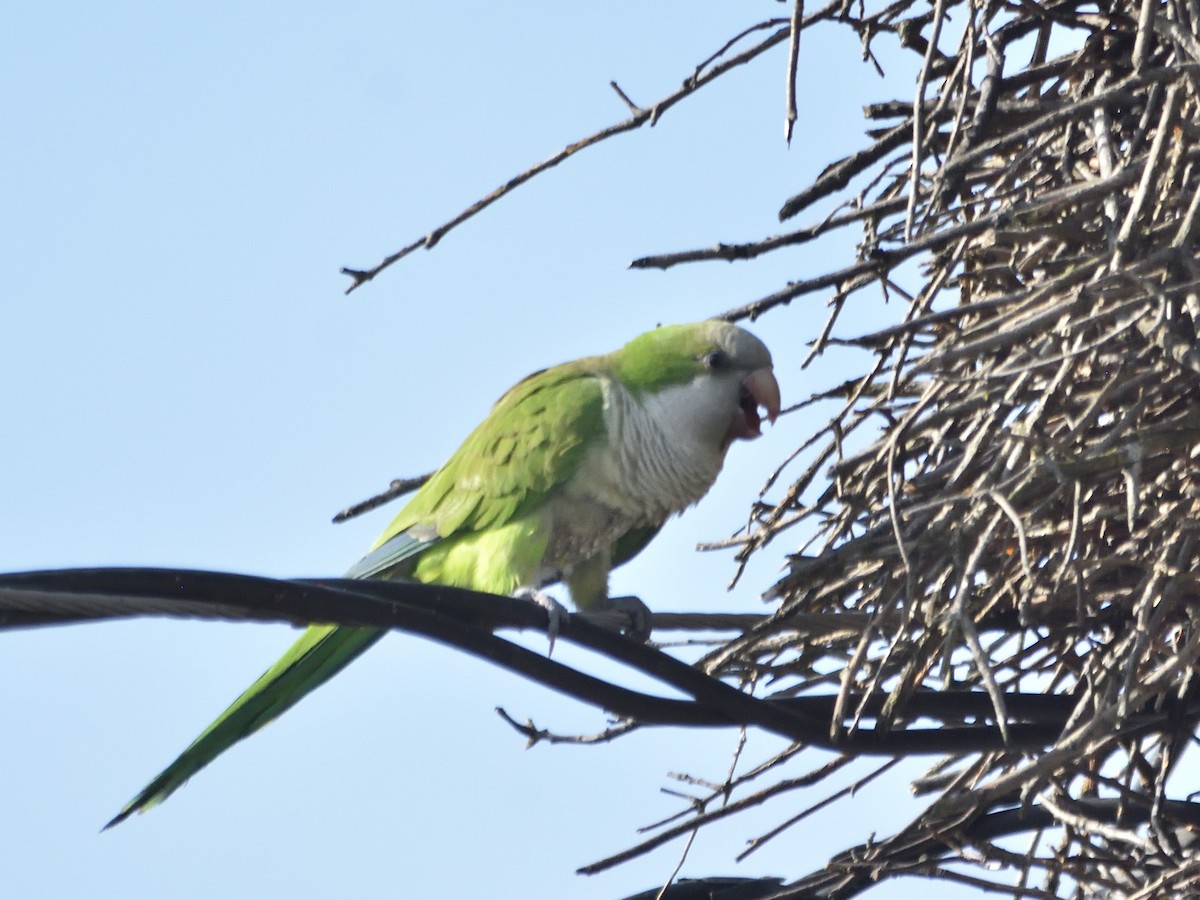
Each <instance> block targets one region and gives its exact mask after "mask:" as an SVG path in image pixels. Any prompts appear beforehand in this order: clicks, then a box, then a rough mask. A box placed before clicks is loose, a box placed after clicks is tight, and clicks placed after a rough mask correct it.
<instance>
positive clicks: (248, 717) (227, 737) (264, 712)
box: [104, 625, 387, 829]
mask: <svg viewBox="0 0 1200 900" xmlns="http://www.w3.org/2000/svg"><path fill="white" fill-rule="evenodd" d="M386 633H387V632H386V631H383V630H379V629H375V628H347V627H345V626H340V627H339V626H333V625H314V626H312V627H310V628H309V629H308V630H307V631H305V632H304V634H303V635H301V636H300V639H299V640H297V641H296V643H294V644H293V645H292V646H291V648H290V649H289V650H288V651H287V652H286V653H285V654H284V655H283V656H282V657H280V659H279V661H278V662H276V663H275V665H273V666H271V668H269V669H267V671H266V672H264V673H263V675H262V677H260V678H259V679H258V680H257V681H256V682H254V684H252V685H250V687H249V688H247V689H246V691H245V692H244V693H243V694H242V695H241V696H240V697H238V698H237V699H236V700H235V701H233V703H232V704H230V706H229V708H228V709H227V710H225V712H223V713H221V715H220V716H219V717H218V718H217V720H216V721H215V722H213V723H212V724H211V725H209V726H208V728H206V729H205V730H204V732H203V733H202V734H201V735H200V736H199V737H198V738H196V740H194V741H192V743H191V745H190V746H189V747H188V748H187V749H186V750H184V751H183V753H181V754H180V755H179V758H178V759H176V760H175V762H173V763H171V764H170V765H169V766H167V767H166V768H165V769H163V771H162V772H160V773H159V775H158V777H157V778H155V779H154V780H153V781H151V782H150V783H149V784H148V785H146V787H144V788H143V789H142V791H141V793H139V794H138V795H137V796H136V797H134V798H133V799H132V800H130V801H129V803H127V804H126V805H125V807H124V808H123V809H122V810H121V811H120V812H119V813H117V814H116V815H115V816H113V818H112V821H111V822H109V823H108V824H107V825H105V826H104V828H105V829H108V828H112V827H113V826H114V825H116V824H118V823H119V822H123V821H124V820H125V819H127V818H128V817H129V816H131V815H132V814H133V813H135V812H142V811H144V810H146V809H149V808H150V807H152V806H154V805H156V804H158V803H161V802H162V801H163V800H165V799H167V797H169V796H170V795H171V794H172V793H173V792H174V791H175V790H176V789H177V788H179V787H181V786H182V785H183V783H184V782H185V781H187V780H188V779H189V778H191V777H192V776H193V775H194V774H196V773H197V772H199V771H200V770H201V769H203V768H204V767H205V766H206V765H208V764H209V763H210V762H212V761H213V760H214V759H216V758H217V756H219V755H220V754H221V753H224V752H225V751H226V750H227V749H229V747H231V746H232V745H233V744H235V743H237V742H238V741H240V740H241V739H242V738H244V737H247V736H249V735H251V734H253V733H254V732H256V731H258V729H260V728H262V727H263V726H264V725H266V724H267V723H268V722H270V721H271V720H272V719H274V718H275V717H276V716H278V715H279V714H280V713H282V712H284V711H285V710H287V709H289V708H290V707H291V706H292V705H293V704H295V703H296V701H298V700H299V699H300V698H301V697H303V696H304V695H305V694H307V693H308V692H309V691H312V690H313V689H315V688H316V687H318V686H319V685H321V684H322V683H324V682H325V681H327V680H328V679H330V678H332V677H333V676H334V675H336V674H337V673H338V672H339V671H341V670H342V669H343V668H344V667H345V666H346V665H347V664H349V663H350V662H351V661H353V660H354V659H355V658H357V657H358V655H359V654H361V653H363V652H364V651H365V650H366V649H367V648H368V647H370V646H371V645H372V644H374V643H375V642H376V641H377V640H379V639H380V638H381V637H383V635H385V634H386Z"/></svg>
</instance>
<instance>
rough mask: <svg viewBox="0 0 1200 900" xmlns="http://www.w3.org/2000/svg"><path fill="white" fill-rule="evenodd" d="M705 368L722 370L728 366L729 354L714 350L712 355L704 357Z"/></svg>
mask: <svg viewBox="0 0 1200 900" xmlns="http://www.w3.org/2000/svg"><path fill="white" fill-rule="evenodd" d="M704 365H705V368H709V369H713V370H716V369H724V368H727V367H728V366H729V354H727V353H725V352H724V351H722V350H714V351H713V352H712V353H710V354H708V355H707V356H706V357H704Z"/></svg>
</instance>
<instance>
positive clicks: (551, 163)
mask: <svg viewBox="0 0 1200 900" xmlns="http://www.w3.org/2000/svg"><path fill="white" fill-rule="evenodd" d="M840 5H841V4H840V0H832V2H830V3H829V4H827V5H826V6H824V7H822V8H821V9H820V10H818V11H817V12H815V13H813V15H811V16H809V17H808V19H806V20H805V22H804V26H805V27H807V26H810V25H812V24H813V23H815V22H819V21H821V20H823V19H826V18H828V17H830V16H832V15H833V14H834V13H835V12H836V11H837V9H838V7H839V6H840ZM758 27H760V26H756V28H758ZM752 30H754V29H748V30H747V31H746V32H743V33H744V34H748V33H750V31H752ZM790 33H791V28H790V27H787V28H781V29H779V30H778V31H776V32H775V33H774V34H772V35H771V36H770V37H768V38H765V39H764V40H762V41H760V42H759V43H757V44H755V45H754V46H753V47H750V48H749V49H747V50H744V51H743V52H741V53H739V54H738V55H737V56H733V57H731V58H729V59H727V60H725V61H724V62H722V63H720V64H718V65H715V66H713V67H712V68H711V69H709V70H708V71H707V72H704V73H702V74H701V73H700V72H699V71H697V73H696V74H693V75H692V77H690V78H688V79H687V80H686V81H684V83H683V84H682V86H680V87H679V88H677V89H676V90H675V91H673V92H672V93H670V94H668V95H667V96H666V97H663V98H662V99H661V100H659V101H658V102H657V103H655V104H654V105H653V106H652V107H650V108H648V109H638V110H637V111H636V112H634V113H633V114H632V115H631V116H630V117H629V118H628V119H626V120H625V121H623V122H618V123H617V124H615V125H610V126H609V127H607V128H603V129H601V130H600V131H597V132H595V133H594V134H591V135H589V136H588V137H585V138H583V139H582V140H579V141H576V142H574V143H573V144H568V145H567V146H566V147H564V148H563V149H562V150H559V151H558V152H557V153H555V154H554V155H553V156H551V157H549V158H548V159H545V160H543V161H542V162H540V163H538V164H537V165H535V166H532V167H530V168H528V169H526V170H525V171H524V172H522V173H520V174H519V175H516V176H514V177H513V178H510V179H509V180H508V181H507V182H505V183H504V184H502V185H501V186H500V187H498V188H496V189H495V190H494V191H492V192H491V193H490V194H488V195H487V196H485V197H483V198H481V199H480V200H477V201H476V202H475V203H473V204H471V205H470V206H468V207H467V208H466V209H465V210H463V211H462V212H460V213H459V214H458V215H457V216H455V217H454V218H452V219H450V220H449V221H447V222H445V223H443V224H441V225H439V226H438V227H437V228H435V229H433V230H432V231H430V232H429V233H428V234H426V235H425V236H424V237H422V238H419V239H417V240H415V241H413V242H412V243H411V244H409V245H408V246H406V247H403V248H401V249H400V250H398V251H396V252H395V253H393V254H392V255H391V256H388V257H386V258H385V259H384V260H383V261H382V262H380V263H379V264H378V265H376V266H374V267H373V268H370V269H352V268H348V267H346V268H343V269H342V274H343V275H349V276H350V278H351V279H352V281H351V284H350V286H349V287H348V288H346V293H347V294H349V293H350V292H352V291H353V290H355V289H356V288H358V287H360V286H362V285H363V284H366V283H367V282H368V281H371V280H372V279H373V278H375V276H376V275H378V274H379V273H380V272H382V271H383V270H384V269H386V268H388V267H389V266H391V265H392V264H394V263H396V262H398V261H400V260H401V259H403V258H404V257H406V256H408V255H409V254H410V253H412V252H413V251H414V250H417V249H419V248H421V247H424V248H425V249H427V250H431V249H433V247H434V246H435V245H436V244H437V243H438V241H440V240H441V239H442V238H443V237H444V236H445V235H446V233H447V232H449V231H451V230H452V229H454V228H456V227H458V226H459V225H461V224H462V223H463V222H465V221H467V220H468V219H470V218H471V217H472V216H474V215H475V214H476V213H478V212H481V211H482V210H484V209H486V208H487V207H489V206H491V205H492V204H493V203H495V202H496V201H497V200H499V199H500V198H501V197H503V196H505V195H506V194H509V193H511V192H512V191H513V190H515V189H516V188H518V187H520V186H521V185H522V184H524V183H525V182H526V181H529V180H530V179H531V178H533V177H534V176H536V175H540V174H541V173H542V172H545V171H547V170H549V169H552V168H554V167H555V166H557V165H558V164H559V163H561V162H563V161H565V160H567V159H569V158H570V157H571V156H574V155H575V154H576V153H578V152H579V151H580V150H585V149H587V148H588V147H591V146H594V145H595V144H598V143H600V142H602V141H605V140H607V139H608V138H611V137H615V136H616V135H618V134H624V133H625V132H627V131H633V130H634V129H637V128H640V127H642V126H643V125H646V124H650V125H654V124H655V123H656V122H657V121H658V119H659V118H660V117H661V116H662V114H663V113H665V112H666V111H667V110H668V109H670V108H671V107H672V106H674V105H675V104H676V103H678V102H679V101H681V100H683V99H684V98H686V97H688V96H690V95H691V94H694V93H695V92H696V91H698V90H700V89H701V88H702V87H704V86H705V85H707V84H709V83H710V82H712V81H714V80H715V79H717V78H720V77H721V76H722V75H724V74H725V73H726V72H729V71H730V70H732V69H734V68H737V67H738V66H741V65H744V64H746V63H748V62H750V61H751V60H753V59H755V58H756V57H758V56H760V55H762V54H763V53H765V52H766V51H767V50H770V49H771V48H772V47H774V46H775V45H776V44H779V43H781V42H783V41H784V40H785V39H786V38H787V37H788V36H789V34H790ZM728 47H729V45H728V44H727V45H726V47H725V48H723V49H728Z"/></svg>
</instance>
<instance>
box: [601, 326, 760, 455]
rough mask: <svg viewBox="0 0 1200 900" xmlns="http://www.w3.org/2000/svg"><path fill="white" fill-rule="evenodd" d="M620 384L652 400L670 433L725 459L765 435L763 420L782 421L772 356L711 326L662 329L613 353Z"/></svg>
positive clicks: (735, 331) (750, 338)
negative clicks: (736, 445)
mask: <svg viewBox="0 0 1200 900" xmlns="http://www.w3.org/2000/svg"><path fill="white" fill-rule="evenodd" d="M614 356H615V357H616V364H617V365H616V369H617V373H618V377H619V378H620V379H621V381H622V382H623V383H624V384H625V385H626V387H628V388H629V389H630V390H632V391H633V392H634V393H636V394H638V395H640V396H641V397H643V403H645V400H646V399H647V398H651V397H653V398H654V399H653V407H654V408H655V409H656V410H657V411H658V414H659V415H660V416H661V417H662V418H665V419H669V425H670V426H671V430H672V431H677V432H680V433H681V434H686V435H690V436H692V437H694V438H695V439H697V440H700V441H703V442H705V443H707V444H710V445H712V446H714V447H715V448H719V450H720V451H721V452H724V450H726V449H727V448H728V447H729V445H730V444H731V443H733V442H734V441H735V440H738V439H746V440H750V439H753V438H756V437H758V436H759V435H761V434H762V414H761V413H760V409H761V410H763V411H765V413H766V417H767V419H769V420H770V421H771V422H774V421H775V417H776V416H778V415H779V406H780V397H779V382H777V381H776V380H775V375H774V372H773V371H772V369H771V352H770V351H769V350H768V349H767V347H766V345H765V344H764V343H763V342H762V341H760V340H759V339H758V338H756V337H755V336H754V335H752V334H751V333H750V332H748V331H746V330H744V329H742V328H738V327H737V326H736V325H733V324H731V323H729V322H721V321H718V320H715V319H710V320H707V321H704V322H694V323H691V324H688V325H664V326H662V327H660V328H656V329H655V330H654V331H649V332H646V333H645V334H643V335H641V336H639V337H636V338H634V339H633V340H632V341H630V342H629V343H628V344H626V345H625V346H624V347H623V348H621V349H620V350H618V351H617V353H616V354H614Z"/></svg>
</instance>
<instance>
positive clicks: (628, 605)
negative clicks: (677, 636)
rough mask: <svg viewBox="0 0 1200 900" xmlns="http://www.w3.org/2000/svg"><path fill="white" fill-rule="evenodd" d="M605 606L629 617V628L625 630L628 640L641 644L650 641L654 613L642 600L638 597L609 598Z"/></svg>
mask: <svg viewBox="0 0 1200 900" xmlns="http://www.w3.org/2000/svg"><path fill="white" fill-rule="evenodd" d="M604 605H605V606H606V607H607V608H608V609H611V610H614V611H616V612H621V613H624V614H625V615H627V616H629V628H627V629H626V630H625V636H626V637H627V638H629V639H630V640H634V641H637V642H638V643H639V644H644V643H646V641H648V640H650V630H651V627H652V617H653V613H651V612H650V607H648V606H647V605H646V604H645V603H643V602H642V601H641V600H640V599H638V598H637V597H609V598H608V602H607V603H605V604H604Z"/></svg>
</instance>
